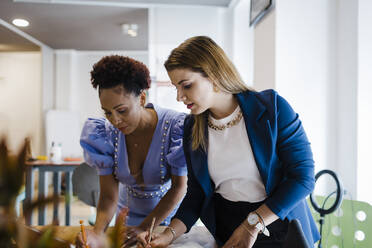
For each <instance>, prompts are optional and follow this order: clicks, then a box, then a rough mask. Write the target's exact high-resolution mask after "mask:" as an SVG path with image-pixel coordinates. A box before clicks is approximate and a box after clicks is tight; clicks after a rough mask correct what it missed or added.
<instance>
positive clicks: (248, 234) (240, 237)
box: [222, 221, 258, 248]
mask: <svg viewBox="0 0 372 248" xmlns="http://www.w3.org/2000/svg"><path fill="white" fill-rule="evenodd" d="M257 235H258V230H257V228H255V227H254V226H250V225H248V223H247V222H246V221H243V223H242V224H240V226H238V227H237V228H236V229H235V231H234V232H233V234H232V235H231V237H230V238H229V240H228V241H227V242H226V243H225V245H224V246H223V247H222V248H232V247H233V248H251V247H252V246H253V245H254V243H255V242H256V239H257Z"/></svg>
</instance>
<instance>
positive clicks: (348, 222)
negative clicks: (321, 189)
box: [308, 196, 372, 248]
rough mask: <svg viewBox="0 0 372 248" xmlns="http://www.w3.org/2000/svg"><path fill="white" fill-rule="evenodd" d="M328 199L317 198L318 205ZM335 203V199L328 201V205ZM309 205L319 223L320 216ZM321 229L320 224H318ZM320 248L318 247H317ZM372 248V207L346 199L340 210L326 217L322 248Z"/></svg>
mask: <svg viewBox="0 0 372 248" xmlns="http://www.w3.org/2000/svg"><path fill="white" fill-rule="evenodd" d="M325 199H326V197H324V196H316V200H317V202H318V203H323V202H324V200H325ZM332 202H334V197H333V199H332V197H331V198H330V199H328V200H327V202H326V203H325V204H326V206H325V207H326V208H327V205H331V204H332ZM308 205H309V207H310V210H311V213H312V215H313V217H314V219H315V221H316V222H317V223H319V222H318V221H319V219H320V215H319V213H318V212H316V211H315V210H314V209H313V207H312V206H311V203H310V200H309V198H308ZM318 228H319V224H318ZM315 247H318V245H315ZM354 247H355V248H372V206H371V205H369V204H368V203H366V202H361V201H354V200H347V199H344V200H343V202H342V204H341V206H340V208H339V209H337V210H336V211H335V212H333V213H331V214H328V215H325V216H324V224H323V231H322V248H354Z"/></svg>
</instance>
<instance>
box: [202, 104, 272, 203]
mask: <svg viewBox="0 0 372 248" xmlns="http://www.w3.org/2000/svg"><path fill="white" fill-rule="evenodd" d="M239 112H240V107H239V106H238V107H237V108H236V109H235V111H234V112H233V113H232V114H231V115H229V116H227V117H225V118H222V119H218V120H217V119H214V118H213V117H212V116H209V120H210V121H211V122H212V123H213V124H214V125H218V126H220V125H225V124H227V123H228V122H229V121H231V120H233V119H234V118H235V117H236V116H237V115H238V114H239ZM208 142H209V144H208V170H209V174H210V176H211V178H212V180H213V182H214V183H215V186H216V192H217V193H219V194H221V195H222V196H223V197H224V198H225V199H227V200H230V201H245V202H259V201H263V200H264V199H266V191H265V186H264V184H263V181H262V179H261V176H260V173H259V171H258V168H257V165H256V161H255V159H254V155H253V152H252V148H251V144H250V142H249V138H248V135H247V130H246V127H245V122H244V118H241V120H240V121H239V123H237V124H236V125H234V126H231V127H229V128H225V129H224V130H214V129H212V128H210V127H208Z"/></svg>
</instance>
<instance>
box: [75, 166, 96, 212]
mask: <svg viewBox="0 0 372 248" xmlns="http://www.w3.org/2000/svg"><path fill="white" fill-rule="evenodd" d="M72 188H73V192H74V194H76V195H77V197H78V198H79V200H81V201H82V202H84V203H85V204H88V205H89V206H92V207H97V203H98V197H99V191H100V189H99V176H98V174H97V171H96V169H95V168H92V167H90V166H89V165H88V164H86V163H82V164H80V165H79V166H78V167H77V168H76V169H75V170H74V173H73V174H72Z"/></svg>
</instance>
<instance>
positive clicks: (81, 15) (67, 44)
mask: <svg viewBox="0 0 372 248" xmlns="http://www.w3.org/2000/svg"><path fill="white" fill-rule="evenodd" d="M230 1H231V0H147V1H146V0H130V1H129V0H106V1H103V0H74V1H72V0H1V1H0V19H2V20H3V21H5V22H7V23H10V24H11V22H12V20H13V19H14V18H24V19H26V20H28V21H29V22H30V26H28V27H26V28H19V29H20V30H22V31H23V32H25V33H27V34H29V35H30V36H32V37H34V38H35V39H36V40H39V41H40V42H42V43H44V44H45V45H48V46H49V47H51V48H53V49H76V50H147V40H148V7H149V6H151V5H169V4H172V5H204V6H216V7H227V6H228V5H229V3H230ZM123 23H136V24H137V25H138V36H137V37H130V36H128V35H125V34H123V32H122V30H121V24H123ZM11 25H12V24H11ZM7 49H11V50H17V49H19V50H21V51H31V50H39V49H40V48H39V47H38V46H36V45H33V44H32V43H31V42H29V41H27V40H25V39H24V38H22V37H20V36H18V35H16V34H15V33H13V32H11V31H9V30H8V29H7V28H5V27H2V26H1V25H0V51H6V50H7Z"/></svg>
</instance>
